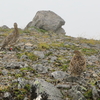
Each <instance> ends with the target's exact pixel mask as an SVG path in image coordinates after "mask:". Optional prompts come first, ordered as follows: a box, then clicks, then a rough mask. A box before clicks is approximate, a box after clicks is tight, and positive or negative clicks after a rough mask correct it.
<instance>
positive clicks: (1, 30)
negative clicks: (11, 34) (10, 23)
mask: <svg viewBox="0 0 100 100" xmlns="http://www.w3.org/2000/svg"><path fill="white" fill-rule="evenodd" d="M8 30H9V29H4V28H1V27H0V32H7V31H8Z"/></svg>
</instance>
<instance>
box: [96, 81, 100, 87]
mask: <svg viewBox="0 0 100 100" xmlns="http://www.w3.org/2000/svg"><path fill="white" fill-rule="evenodd" d="M96 84H97V86H98V88H100V80H98V81H97V82H96Z"/></svg>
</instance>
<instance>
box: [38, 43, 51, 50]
mask: <svg viewBox="0 0 100 100" xmlns="http://www.w3.org/2000/svg"><path fill="white" fill-rule="evenodd" d="M49 48H50V46H49V44H48V43H39V44H38V49H39V50H42V49H49Z"/></svg>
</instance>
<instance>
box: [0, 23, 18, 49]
mask: <svg viewBox="0 0 100 100" xmlns="http://www.w3.org/2000/svg"><path fill="white" fill-rule="evenodd" d="M18 37H19V31H18V27H17V23H14V30H13V32H12V33H10V34H9V35H8V36H7V37H6V38H5V39H4V40H3V42H2V46H1V49H4V48H5V47H6V46H8V45H10V46H14V45H15V43H16V42H17V40H18Z"/></svg>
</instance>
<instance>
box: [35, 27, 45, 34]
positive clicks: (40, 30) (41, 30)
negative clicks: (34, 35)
mask: <svg viewBox="0 0 100 100" xmlns="http://www.w3.org/2000/svg"><path fill="white" fill-rule="evenodd" d="M33 28H35V29H36V30H37V31H38V32H42V33H45V32H47V31H46V30H45V29H39V28H37V27H33Z"/></svg>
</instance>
